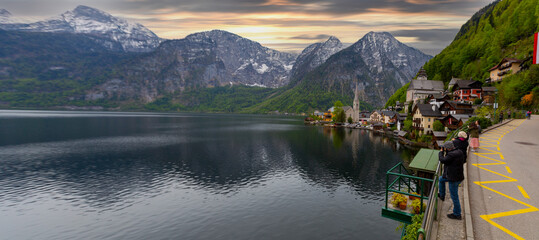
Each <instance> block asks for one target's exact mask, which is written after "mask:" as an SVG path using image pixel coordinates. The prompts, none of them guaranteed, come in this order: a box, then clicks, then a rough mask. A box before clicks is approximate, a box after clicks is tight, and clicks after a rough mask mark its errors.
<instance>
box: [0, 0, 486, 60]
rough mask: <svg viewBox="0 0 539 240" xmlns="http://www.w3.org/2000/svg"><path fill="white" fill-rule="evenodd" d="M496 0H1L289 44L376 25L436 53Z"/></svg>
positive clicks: (183, 31) (32, 13)
mask: <svg viewBox="0 0 539 240" xmlns="http://www.w3.org/2000/svg"><path fill="white" fill-rule="evenodd" d="M492 1H493V0H46V1H44V0H0V8H4V9H6V10H8V11H9V12H11V14H12V15H13V17H17V18H23V19H32V20H43V19H46V18H48V17H53V16H56V15H59V14H61V13H63V12H65V11H68V10H72V9H74V8H75V7H76V6H78V5H86V6H89V7H94V8H98V9H100V10H103V11H105V12H108V13H110V14H112V15H114V16H117V17H123V18H126V19H129V20H131V21H135V22H139V23H141V24H143V25H144V26H146V27H147V28H149V29H150V30H152V31H153V32H154V33H156V34H157V35H158V36H159V37H162V38H166V39H180V38H184V37H185V36H187V35H189V34H191V33H195V32H200V31H209V30H213V29H221V30H225V31H229V32H232V33H235V34H238V35H240V36H242V37H246V38H249V39H251V40H254V41H257V42H260V43H261V44H262V45H264V46H266V47H270V48H274V49H277V50H280V51H285V52H294V53H299V52H301V50H303V48H305V47H306V46H308V45H310V44H312V43H316V42H321V41H325V40H326V39H327V38H328V37H329V36H335V37H337V38H339V39H340V40H341V42H343V43H344V44H345V45H350V44H353V43H354V42H356V41H357V40H359V39H360V38H361V37H362V36H363V35H365V34H366V33H368V32H370V31H375V32H381V31H386V32H390V33H391V34H393V36H395V37H396V38H397V39H398V40H399V41H401V42H403V43H405V44H407V45H409V46H412V47H415V48H418V49H420V50H422V51H423V52H425V53H427V54H430V55H435V54H437V53H439V52H440V51H441V50H442V49H443V48H444V47H446V46H447V45H449V43H451V41H452V40H453V38H454V37H455V35H456V33H457V32H458V30H459V29H460V27H461V26H462V24H464V23H465V22H466V21H467V20H468V19H469V18H470V17H471V16H472V15H473V14H474V13H475V12H477V11H478V10H479V9H481V8H482V7H484V6H486V5H488V4H489V3H490V2H492Z"/></svg>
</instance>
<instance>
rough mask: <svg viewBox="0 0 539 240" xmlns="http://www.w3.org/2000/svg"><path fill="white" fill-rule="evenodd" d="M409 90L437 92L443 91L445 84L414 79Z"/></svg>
mask: <svg viewBox="0 0 539 240" xmlns="http://www.w3.org/2000/svg"><path fill="white" fill-rule="evenodd" d="M408 90H435V91H443V90H444V82H442V81H434V80H417V79H414V80H412V82H411V83H410V86H408Z"/></svg>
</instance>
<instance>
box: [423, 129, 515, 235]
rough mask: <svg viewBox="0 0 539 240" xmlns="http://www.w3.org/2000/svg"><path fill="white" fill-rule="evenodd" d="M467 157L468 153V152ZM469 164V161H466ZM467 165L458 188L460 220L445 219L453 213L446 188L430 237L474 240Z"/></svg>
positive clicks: (451, 202)
mask: <svg viewBox="0 0 539 240" xmlns="http://www.w3.org/2000/svg"><path fill="white" fill-rule="evenodd" d="M511 121H512V120H505V121H504V122H503V123H500V124H495V125H493V126H491V127H489V128H487V129H485V130H484V131H483V134H484V133H486V132H489V131H491V130H493V129H496V128H498V127H501V126H504V125H506V124H508V123H510V122H511ZM468 156H470V152H469V151H468ZM468 163H469V161H468ZM468 163H466V164H464V176H466V179H465V180H464V181H462V183H461V184H460V186H459V199H460V205H461V208H462V217H463V218H462V220H454V219H450V218H448V217H447V214H450V213H453V201H451V198H449V197H448V196H449V188H446V191H447V192H446V199H445V201H443V202H442V201H438V204H439V206H438V219H437V220H436V221H434V226H436V227H434V228H433V230H432V231H433V232H432V236H436V239H438V240H458V239H469V240H473V239H474V233H473V221H472V217H471V211H470V209H471V208H470V199H469V194H468V193H469V192H468V191H469V187H468V179H469V178H468Z"/></svg>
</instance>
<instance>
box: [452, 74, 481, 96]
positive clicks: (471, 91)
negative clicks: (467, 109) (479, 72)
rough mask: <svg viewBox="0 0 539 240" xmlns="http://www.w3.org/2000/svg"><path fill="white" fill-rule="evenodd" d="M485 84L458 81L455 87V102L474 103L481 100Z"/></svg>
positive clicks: (472, 81)
mask: <svg viewBox="0 0 539 240" xmlns="http://www.w3.org/2000/svg"><path fill="white" fill-rule="evenodd" d="M482 87H483V83H482V82H480V81H474V80H460V79H459V80H456V81H455V85H454V86H453V89H452V91H453V100H455V101H474V100H475V99H477V98H479V99H481V91H482V89H481V88H482Z"/></svg>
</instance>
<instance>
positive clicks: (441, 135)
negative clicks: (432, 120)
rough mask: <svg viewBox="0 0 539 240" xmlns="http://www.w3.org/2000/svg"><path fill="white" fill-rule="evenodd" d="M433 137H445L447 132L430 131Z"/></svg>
mask: <svg viewBox="0 0 539 240" xmlns="http://www.w3.org/2000/svg"><path fill="white" fill-rule="evenodd" d="M432 135H434V137H447V133H446V132H444V131H432Z"/></svg>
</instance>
